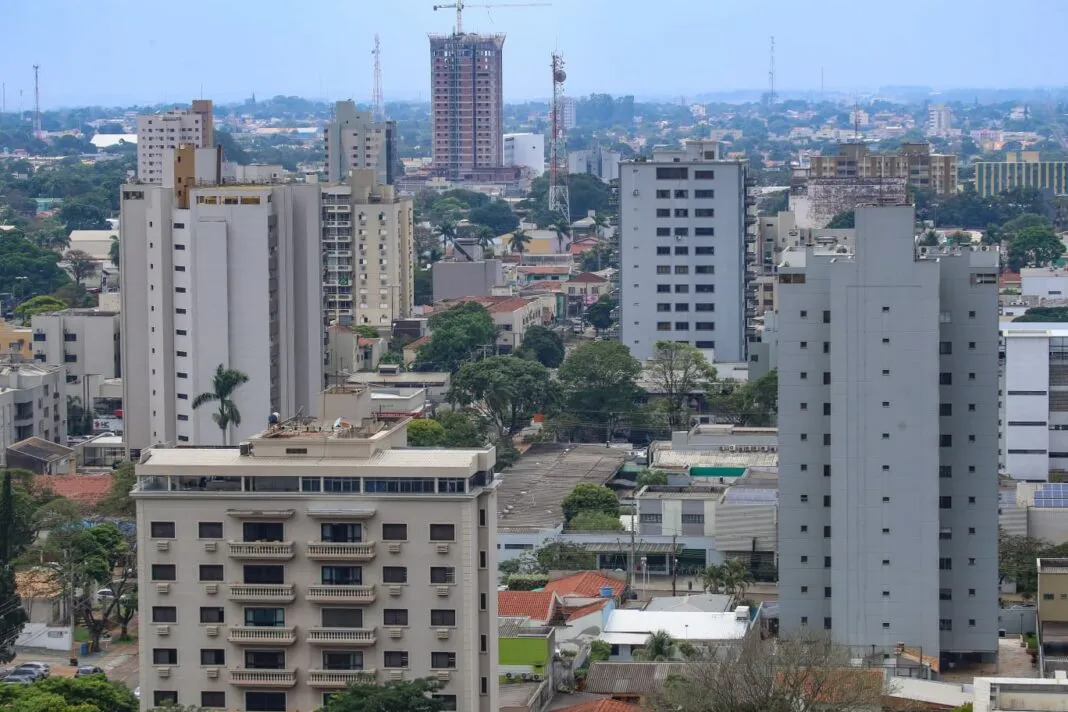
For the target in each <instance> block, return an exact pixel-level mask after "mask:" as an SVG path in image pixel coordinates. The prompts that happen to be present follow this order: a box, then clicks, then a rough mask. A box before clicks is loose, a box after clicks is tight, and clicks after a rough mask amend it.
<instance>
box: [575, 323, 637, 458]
mask: <svg viewBox="0 0 1068 712" xmlns="http://www.w3.org/2000/svg"><path fill="white" fill-rule="evenodd" d="M641 370H642V367H641V364H640V363H638V361H637V359H635V358H634V357H633V356H631V355H630V350H629V349H628V348H627V347H626V346H624V345H623V344H621V343H619V342H617V341H594V342H591V343H586V344H583V345H582V346H579V347H578V348H577V349H575V350H574V351H572V352H571V353H570V354H569V355H568V357H567V358H566V359H564V363H563V364H562V365H561V366H560V369H559V371H558V372H557V377H558V378H559V381H560V388H561V399H562V400H561V402H562V404H563V408H562V409H563V413H562V414H561V415H560V416H559V417H558V418H557V422H556V425H555V427H557V429H559V430H566V431H568V432H569V433H571V434H572V435H577V436H579V437H578V439H580V440H583V441H588V440H590V439H596V438H598V437H600V438H603V439H604V440H605V441H608V440H611V438H612V434H613V432H614V431H615V429H616V427H617V426H618V425H619V424H620V423H621V422H624V421H626V420H627V419H628V418H629V417H630V416H631V414H632V413H633V411H634V409H635V402H636V401H637V400H638V398H639V396H640V389H639V388H638V385H637V379H638V376H639V375H640V374H641ZM590 436H592V438H591V437H590Z"/></svg>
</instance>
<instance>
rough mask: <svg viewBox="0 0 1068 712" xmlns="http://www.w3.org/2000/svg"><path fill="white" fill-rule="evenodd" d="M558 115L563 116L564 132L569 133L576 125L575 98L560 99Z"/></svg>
mask: <svg viewBox="0 0 1068 712" xmlns="http://www.w3.org/2000/svg"><path fill="white" fill-rule="evenodd" d="M560 113H561V114H562V115H563V116H562V120H563V122H564V131H570V130H571V129H573V128H575V126H576V125H577V124H578V120H577V117H576V113H575V97H573V96H565V97H561V98H560Z"/></svg>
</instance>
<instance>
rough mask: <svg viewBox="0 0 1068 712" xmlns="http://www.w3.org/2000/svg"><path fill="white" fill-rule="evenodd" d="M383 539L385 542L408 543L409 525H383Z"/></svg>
mask: <svg viewBox="0 0 1068 712" xmlns="http://www.w3.org/2000/svg"><path fill="white" fill-rule="evenodd" d="M382 539H383V541H407V539H408V525H407V524H383V525H382Z"/></svg>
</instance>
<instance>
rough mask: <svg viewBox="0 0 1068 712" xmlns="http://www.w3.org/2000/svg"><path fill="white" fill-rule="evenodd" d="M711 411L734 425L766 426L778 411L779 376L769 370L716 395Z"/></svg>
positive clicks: (771, 422)
mask: <svg viewBox="0 0 1068 712" xmlns="http://www.w3.org/2000/svg"><path fill="white" fill-rule="evenodd" d="M712 408H713V409H714V410H715V411H716V412H717V413H718V414H719V415H720V417H722V418H724V419H725V420H729V421H730V422H733V423H735V424H737V425H748V426H752V427H770V426H772V425H774V424H775V421H776V418H777V417H778V412H779V374H778V372H777V371H769V372H768V373H765V374H764V375H763V376H761V377H760V378H758V379H756V380H755V381H747V382H746V383H745V384H743V385H741V386H736V387H734V388H733V389H731V390H728V391H725V392H721V393H717V394H716V395H715V396H714V397H713V398H712Z"/></svg>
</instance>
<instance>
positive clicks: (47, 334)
mask: <svg viewBox="0 0 1068 712" xmlns="http://www.w3.org/2000/svg"><path fill="white" fill-rule="evenodd" d="M119 334H120V319H119V313H118V312H117V311H109V310H107V309H97V308H95V307H94V308H91V309H63V310H62V311H57V312H49V313H46V314H36V315H34V317H33V358H34V359H35V360H36V361H40V362H42V363H46V364H49V365H52V366H63V367H64V368H66V370H67V386H68V392H69V393H70V394H71V395H76V396H78V397H80V398H85V397H86V383H85V379H86V377H89V378H93V377H95V378H96V379H106V378H118V377H119V376H121V375H122V369H121V366H120V363H121V362H120V357H119V344H120V340H119Z"/></svg>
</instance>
